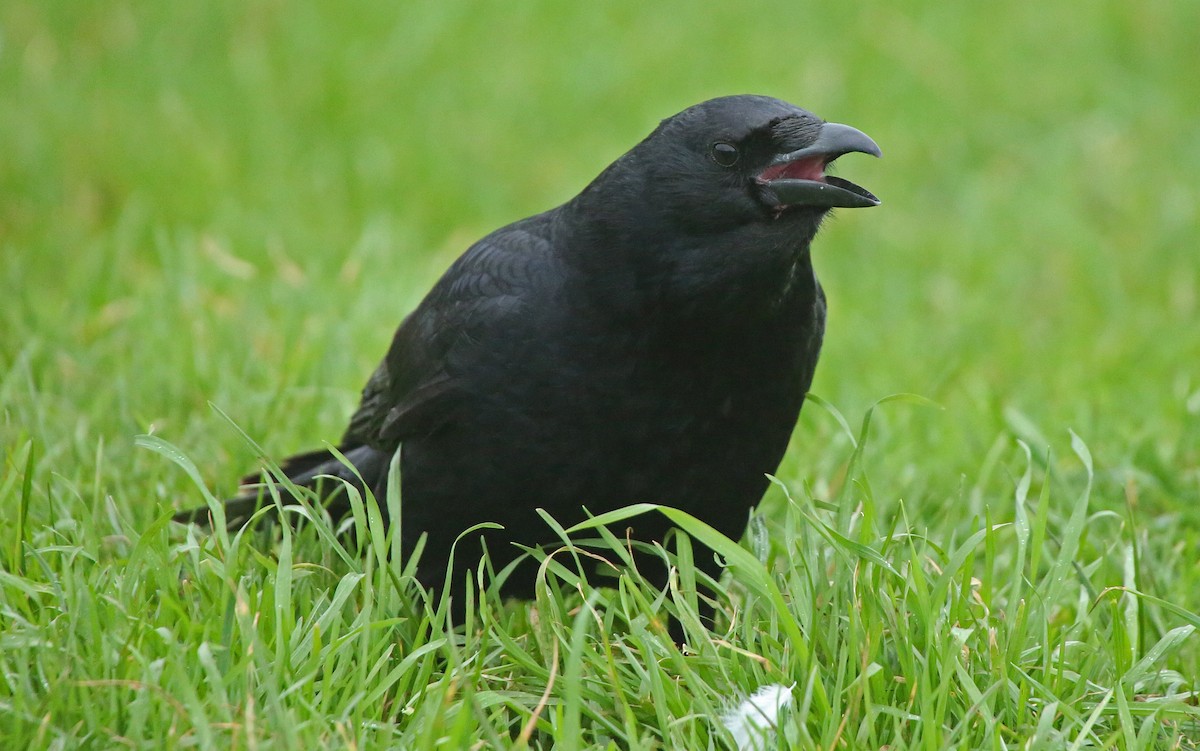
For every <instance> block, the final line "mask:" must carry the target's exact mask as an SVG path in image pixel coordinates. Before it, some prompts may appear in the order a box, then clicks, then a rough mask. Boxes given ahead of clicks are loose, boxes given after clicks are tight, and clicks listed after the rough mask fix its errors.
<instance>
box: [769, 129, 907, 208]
mask: <svg viewBox="0 0 1200 751" xmlns="http://www.w3.org/2000/svg"><path fill="white" fill-rule="evenodd" d="M852 151H861V152H862V153H864V154H870V155H872V156H883V152H881V151H880V150H879V146H877V145H876V144H875V142H874V141H872V140H871V138H870V137H869V136H868V135H867V134H866V133H863V132H862V131H861V130H858V129H857V128H851V127H850V126H849V125H841V124H840V123H825V124H824V125H822V126H821V132H820V134H819V135H818V136H817V140H815V141H813V142H812V143H811V144H809V145H808V146H805V147H804V148H802V149H797V150H796V151H792V152H788V153H786V154H780V155H779V156H777V157H775V158H774V159H773V160H771V164H770V165H768V166H767V168H766V169H764V170H763V171H762V172H760V173H759V175H758V178H757V181H758V184H759V185H761V186H762V189H763V193H764V198H765V199H766V200H767V201H768V202H769V203H772V204H773V205H774V206H775V207H776V208H786V207H788V206H811V207H815V208H825V209H831V208H848V209H854V208H864V207H866V206H878V205H879V203H880V201H879V199H878V198H876V197H875V196H874V195H873V194H872V193H871V192H870V191H869V190H867V189H866V188H863V187H860V186H858V185H855V184H854V183H852V182H850V181H849V180H843V179H842V178H840V177H834V176H833V175H826V174H825V168H826V167H828V166H829V164H830V163H831V162H832V161H833V160H834V159H837V158H838V157H840V156H842V155H843V154H849V153H850V152H852Z"/></svg>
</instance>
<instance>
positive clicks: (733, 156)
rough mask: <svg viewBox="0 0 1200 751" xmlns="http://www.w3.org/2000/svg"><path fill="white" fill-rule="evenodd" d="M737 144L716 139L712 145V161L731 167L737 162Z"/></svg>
mask: <svg viewBox="0 0 1200 751" xmlns="http://www.w3.org/2000/svg"><path fill="white" fill-rule="evenodd" d="M738 156H739V154H738V150H737V146H734V145H733V144H731V143H725V142H724V141H718V142H716V143H714V144H713V145H712V158H713V161H714V162H716V163H717V164H719V165H721V166H722V167H732V166H733V165H735V164H737V160H738Z"/></svg>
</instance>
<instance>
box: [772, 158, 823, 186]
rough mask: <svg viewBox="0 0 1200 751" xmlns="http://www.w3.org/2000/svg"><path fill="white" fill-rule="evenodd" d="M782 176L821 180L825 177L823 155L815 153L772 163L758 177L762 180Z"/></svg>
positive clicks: (795, 178)
mask: <svg viewBox="0 0 1200 751" xmlns="http://www.w3.org/2000/svg"><path fill="white" fill-rule="evenodd" d="M783 178H788V179H794V180H815V181H816V182H822V181H824V179H825V157H824V156H823V155H817V156H810V157H806V158H804V159H797V160H795V161H794V162H784V163H783V164H774V165H771V166H770V167H767V168H766V169H765V170H763V171H762V173H761V174H759V176H758V179H759V180H762V181H764V182H766V181H769V180H779V179H783Z"/></svg>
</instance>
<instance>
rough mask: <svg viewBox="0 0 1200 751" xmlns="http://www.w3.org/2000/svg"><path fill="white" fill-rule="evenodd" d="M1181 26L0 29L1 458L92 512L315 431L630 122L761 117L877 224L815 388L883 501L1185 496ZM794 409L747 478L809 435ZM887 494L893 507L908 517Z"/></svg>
mask: <svg viewBox="0 0 1200 751" xmlns="http://www.w3.org/2000/svg"><path fill="white" fill-rule="evenodd" d="M1197 28H1200V5H1197V4H1195V3H1176V2H1145V3H1138V4H1129V3H1122V2H1096V3H1087V4H1074V3H1072V4H1068V3H1051V4H1043V5H1038V6H1036V7H1035V6H1027V7H1026V6H1018V7H1006V6H999V5H981V4H966V3H964V4H944V3H932V2H921V3H914V4H910V5H908V6H906V7H905V8H903V9H901V8H896V7H892V6H887V5H884V4H875V3H868V4H843V3H823V4H807V5H806V4H787V3H762V2H755V3H749V4H737V5H735V4H722V3H713V4H705V5H699V4H691V5H686V6H677V5H671V4H653V5H651V4H641V3H633V2H629V3H605V4H570V5H563V4H558V3H552V2H548V1H547V2H533V3H522V4H518V5H511V4H508V5H500V4H473V3H442V4H436V5H435V4H417V3H400V4H389V3H369V2H356V3H349V4H333V3H325V4H322V3H317V4H305V5H295V4H287V3H281V2H269V1H266V2H215V3H206V4H201V5H174V4H159V3H149V2H111V3H103V4H88V3H42V2H22V1H20V0H12V1H10V2H7V3H5V4H4V6H3V8H0V193H2V195H3V196H4V198H3V201H0V252H2V259H3V262H2V264H0V269H2V271H0V273H2V274H3V276H2V277H0V281H2V284H3V288H4V290H5V298H6V299H5V302H4V304H3V306H0V367H2V368H3V374H4V380H3V383H2V386H0V388H2V391H0V396H2V397H3V401H2V404H3V407H4V413H3V415H4V418H3V419H4V424H3V426H2V428H0V429H2V430H3V433H2V437H3V443H4V444H5V446H6V447H8V449H9V451H10V452H12V451H15V450H17V448H18V447H20V446H23V445H24V443H25V442H26V441H27V440H33V441H34V443H35V444H36V445H37V446H38V447H40V448H39V450H40V451H42V452H44V453H45V454H46V457H45V458H46V461H45V462H44V463H43V466H44V467H46V468H53V470H54V473H55V477H56V478H57V479H56V480H55V481H67V482H71V483H77V482H82V481H85V480H89V481H90V480H92V479H94V478H95V477H96V476H97V475H96V472H97V469H96V464H97V460H96V455H97V446H98V445H100V443H101V442H103V446H104V448H103V452H104V454H105V455H106V456H107V460H106V461H104V462H101V466H100V468H99V470H98V472H99V475H98V476H99V477H100V478H101V480H102V482H103V483H104V484H105V486H106V487H108V488H109V489H110V492H112V493H113V494H114V495H115V496H116V497H117V498H118V499H119V502H120V504H121V506H122V508H124V509H125V510H126V511H128V512H129V513H132V514H134V515H137V516H140V515H141V514H143V513H147V514H148V513H151V511H150V509H151V507H152V505H153V501H154V499H155V498H156V497H158V498H163V496H162V495H161V494H156V492H154V491H152V490H151V488H154V487H159V490H161V489H162V487H161V486H160V485H159V484H161V483H166V485H167V486H168V487H182V486H179V485H177V484H176V483H175V481H174V480H172V479H171V478H172V477H173V476H172V475H171V473H170V471H169V470H167V469H166V468H164V467H162V466H161V465H160V464H159V463H158V460H157V458H155V457H148V456H143V455H140V454H138V453H135V452H133V451H132V449H131V440H130V439H131V436H132V435H134V434H136V433H139V432H144V431H146V430H148V429H151V428H153V429H154V430H156V431H158V432H160V433H162V434H164V435H166V436H168V437H169V438H171V439H172V440H175V441H178V442H180V444H181V445H183V446H184V447H186V449H187V450H188V451H189V452H194V453H193V457H194V458H195V459H196V460H197V462H198V463H199V464H200V466H201V467H202V468H203V470H204V472H205V473H206V475H207V476H208V477H209V478H210V479H211V480H212V481H213V482H218V483H220V484H221V485H222V487H228V482H229V481H230V479H231V478H232V477H234V476H236V475H237V473H238V472H240V471H241V470H242V469H243V468H244V467H245V463H246V461H247V458H248V457H247V455H246V454H245V453H239V452H244V451H245V449H244V448H243V447H241V446H240V445H239V442H238V441H237V440H231V438H232V436H231V434H230V432H229V431H228V430H227V429H226V428H225V427H223V423H222V422H221V421H220V420H219V418H217V417H216V416H215V415H214V414H213V413H212V412H211V411H210V410H209V409H208V407H207V406H206V402H207V401H208V400H211V401H213V402H215V403H216V404H218V405H219V406H221V407H222V408H224V409H226V410H227V411H229V413H230V414H231V415H232V416H233V417H234V419H236V420H238V421H239V422H240V423H241V424H242V425H243V426H244V427H246V428H247V430H248V431H249V432H250V434H251V435H253V436H256V437H258V438H259V439H261V440H262V441H264V442H265V444H266V446H267V448H268V449H269V450H270V451H272V452H273V453H277V454H283V453H285V452H289V451H292V450H296V449H300V448H303V447H306V446H311V445H313V444H314V443H316V442H319V441H322V440H332V439H335V438H336V436H337V435H338V434H339V432H340V429H341V427H342V424H343V423H342V421H343V419H344V418H345V415H346V414H347V413H348V410H349V409H351V408H352V406H353V404H354V403H355V399H356V396H357V390H358V388H359V387H360V386H361V383H362V382H363V380H364V377H365V375H366V374H367V373H369V371H370V369H371V368H372V367H373V366H374V364H375V362H376V361H377V359H378V357H380V356H381V354H382V352H383V351H384V349H385V347H386V344H387V342H388V341H389V337H390V334H391V332H392V330H393V328H394V326H395V325H396V324H397V323H398V321H399V320H400V318H401V316H402V315H403V314H404V313H405V312H406V311H407V310H409V309H410V308H411V307H412V306H413V305H414V304H415V302H416V301H417V299H419V295H420V294H421V293H422V292H423V291H424V290H425V289H426V288H427V287H428V286H429V285H430V284H431V283H432V281H433V280H434V279H435V278H436V277H437V275H438V274H439V273H440V271H441V270H442V269H443V268H444V267H445V266H446V265H447V264H448V263H449V262H450V261H451V260H452V259H453V258H454V257H455V256H456V255H457V254H458V253H459V252H461V251H462V249H464V248H465V247H466V246H467V245H468V244H469V243H470V242H471V241H473V240H474V239H476V238H478V237H479V236H481V235H482V234H484V233H486V232H487V231H489V230H490V229H492V228H494V227H496V226H499V225H501V224H504V223H507V222H509V221H512V220H514V219H517V218H519V217H522V216H525V215H528V214H530V213H533V212H536V211H540V210H543V209H545V208H547V207H549V206H552V205H554V204H556V203H558V202H561V201H563V200H565V199H567V198H568V197H570V196H571V195H573V194H574V193H575V192H577V191H578V190H579V189H580V188H581V187H582V186H583V185H584V184H586V182H587V181H588V180H589V179H590V178H591V177H592V176H593V175H594V174H596V173H597V172H598V171H599V170H600V169H601V168H602V167H603V166H604V165H606V164H607V163H608V162H610V161H611V160H612V159H614V158H615V157H616V156H618V155H619V154H620V153H622V152H623V151H624V150H625V149H627V148H628V147H629V146H631V145H632V144H633V143H635V142H636V141H637V140H638V139H640V138H641V137H642V136H643V135H644V134H645V133H647V132H648V131H649V130H650V129H651V128H652V127H653V126H654V125H655V123H656V122H657V121H658V120H659V119H660V118H662V117H665V116H667V115H669V114H671V113H673V112H675V111H677V110H679V109H681V108H683V107H685V106H687V105H689V104H692V103H694V102H696V101H699V100H702V99H705V98H707V97H711V96H716V95H721V94H727V93H737V92H760V93H766V94H772V95H775V96H779V97H781V98H785V99H788V100H791V101H794V102H796V103H799V104H801V105H802V106H805V107H808V108H810V109H812V110H814V111H816V112H817V113H819V114H821V115H822V116H824V117H826V118H828V119H831V120H838V121H842V122H848V123H851V124H853V125H856V126H858V127H860V128H862V129H863V130H865V131H867V132H868V133H870V134H871V135H872V136H874V137H875V138H876V140H877V141H878V142H879V143H880V144H881V145H882V146H883V148H884V151H885V159H884V160H882V161H878V162H876V161H872V160H866V159H847V160H845V164H844V165H842V170H843V172H844V174H847V175H850V176H853V177H854V179H856V180H858V181H860V182H862V183H863V184H865V185H867V186H869V187H870V188H871V189H872V190H874V191H875V192H876V193H877V194H879V195H880V196H881V197H882V198H883V199H884V206H883V207H882V208H880V209H879V210H875V211H870V212H849V213H846V214H844V215H842V216H840V217H838V218H837V221H835V222H833V223H831V224H830V225H829V226H828V227H827V229H826V230H825V231H824V233H823V236H822V237H821V238H820V240H819V246H818V248H817V251H816V262H817V265H818V271H819V273H820V274H821V276H822V279H823V281H824V283H825V286H826V288H827V291H828V293H829V296H830V300H831V318H830V323H829V332H828V337H827V346H826V349H825V353H824V359H823V361H822V363H821V367H820V368H819V370H818V375H817V380H816V383H815V385H814V391H815V392H816V393H818V394H820V395H822V396H823V397H825V398H826V399H828V400H830V401H831V402H833V403H834V404H835V405H838V406H839V408H841V409H842V410H843V411H844V412H845V413H846V414H848V415H849V416H851V418H852V419H855V418H856V417H857V416H858V415H860V414H861V412H862V410H863V409H864V408H865V406H866V405H867V404H869V403H870V402H872V401H874V400H875V399H877V398H879V397H881V396H883V395H885V394H889V393H893V392H900V391H908V392H915V393H919V394H922V395H925V396H928V397H930V398H932V399H934V400H936V401H937V402H939V403H940V404H941V405H943V406H944V407H945V408H946V409H945V410H944V411H941V412H930V411H920V410H918V411H916V412H912V411H910V410H907V408H904V409H900V410H898V411H892V412H890V413H888V414H885V415H883V422H882V424H881V428H882V430H883V433H882V435H884V436H885V438H884V440H885V448H884V449H883V450H881V451H880V452H877V453H878V456H876V457H875V458H874V459H873V461H876V462H880V463H882V465H881V466H882V467H883V468H884V471H886V472H888V475H887V476H888V478H889V481H890V482H894V483H895V484H896V488H895V490H894V491H893V492H890V493H889V495H890V496H896V497H900V496H909V497H914V499H915V500H916V501H917V507H918V508H922V507H923V506H927V507H929V508H930V509H933V510H939V511H940V510H944V509H947V505H946V499H947V497H948V496H949V495H950V494H953V493H955V492H957V488H958V486H959V484H960V478H961V477H962V476H963V475H973V474H974V473H975V472H976V470H977V468H978V467H979V465H980V463H981V461H982V458H983V456H984V455H985V454H986V452H987V450H988V448H989V447H990V446H992V444H993V442H994V441H995V440H996V439H997V436H1002V435H1012V434H1016V435H1018V436H1019V437H1022V438H1025V439H1027V440H1029V441H1030V443H1031V445H1032V446H1033V448H1034V451H1035V453H1042V452H1044V450H1045V448H1046V447H1047V444H1048V445H1050V446H1053V447H1054V448H1055V452H1056V454H1065V453H1066V445H1067V443H1066V435H1067V434H1066V430H1067V428H1072V429H1074V430H1076V431H1077V432H1078V433H1080V434H1081V435H1082V436H1084V438H1085V439H1086V440H1087V441H1089V444H1090V445H1091V446H1092V448H1093V453H1094V454H1095V455H1096V457H1097V461H1098V463H1099V466H1100V467H1101V469H1102V471H1104V472H1107V473H1109V474H1108V475H1107V476H1108V477H1110V478H1111V479H1112V482H1111V484H1110V487H1108V489H1107V491H1106V492H1109V493H1110V494H1116V496H1117V497H1118V498H1119V497H1120V495H1121V494H1122V493H1123V492H1124V491H1123V490H1121V488H1123V487H1124V486H1125V485H1126V483H1127V482H1128V480H1129V478H1130V477H1135V478H1137V479H1138V482H1139V483H1140V487H1141V489H1142V494H1143V496H1145V494H1146V493H1149V496H1150V497H1152V498H1153V499H1154V503H1155V504H1156V506H1155V508H1156V509H1157V510H1158V511H1160V512H1165V511H1173V512H1188V513H1190V512H1191V511H1192V509H1194V508H1195V506H1196V501H1197V500H1198V499H1200V494H1198V492H1197V486H1198V485H1200V478H1198V472H1197V465H1198V464H1200V450H1198V449H1197V444H1198V443H1200V440H1198V438H1200V430H1198V429H1197V419H1198V413H1200V377H1198V375H1197V361H1200V326H1198V325H1197V324H1198V323H1200V321H1198V318H1200V302H1198V295H1200V291H1198V275H1200V274H1198V270H1197V262H1196V242H1195V241H1196V237H1197V224H1198V220H1197V209H1196V206H1197V203H1198V202H1200V188H1198V183H1197V180H1196V175H1197V174H1200V139H1198V138H1197V137H1196V134H1197V125H1196V123H1197V122H1200V97H1197V96H1195V90H1194V89H1195V86H1194V80H1193V79H1194V72H1195V70H1197V69H1200V51H1198V50H1200V48H1198V47H1197V45H1196V44H1195V41H1196V37H1195V29H1197ZM828 423H829V421H828V420H827V419H824V418H822V416H821V415H820V414H813V410H811V409H810V410H808V411H807V414H806V416H805V417H804V418H803V419H802V423H801V428H802V429H801V430H800V431H798V434H797V438H796V442H795V446H794V451H793V452H792V454H791V455H790V456H791V459H790V460H789V463H788V464H787V465H785V468H784V470H781V474H784V475H785V477H788V478H789V479H795V478H797V477H800V476H803V475H804V474H806V473H808V472H810V471H811V468H812V467H819V466H820V464H821V462H822V457H821V453H822V452H821V449H822V447H823V446H824V445H826V443H827V441H828V440H830V437H831V436H833V435H836V434H837V431H836V429H835V427H834V426H833V425H832V424H828ZM922 498H924V499H925V501H924V503H922V500H921V499H922Z"/></svg>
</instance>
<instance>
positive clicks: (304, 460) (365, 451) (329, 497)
mask: <svg viewBox="0 0 1200 751" xmlns="http://www.w3.org/2000/svg"><path fill="white" fill-rule="evenodd" d="M338 450H339V451H341V452H342V455H343V456H345V457H346V459H347V461H349V462H350V463H351V464H352V465H354V469H353V470H352V469H351V468H350V467H347V466H346V465H345V464H343V463H342V462H341V460H339V459H338V458H336V457H335V456H334V455H333V454H332V453H331V452H330V451H327V450H325V449H321V450H318V451H310V452H308V453H306V454H297V455H296V456H292V457H289V458H288V459H285V460H284V461H283V463H282V464H280V465H279V468H280V470H282V471H283V473H284V474H285V475H286V476H287V478H288V479H289V480H291V481H292V482H293V483H294V484H296V485H298V486H300V487H305V488H312V489H314V490H317V492H318V493H323V496H324V503H325V507H326V508H327V509H328V510H329V514H330V516H332V517H333V518H334V519H335V520H337V519H340V518H342V517H343V516H345V515H346V514H348V513H349V512H350V501H349V499H348V498H347V497H346V489H345V485H344V484H343V483H342V482H341V480H345V481H346V482H347V483H349V484H350V485H352V486H354V487H355V488H357V489H358V490H359V492H360V493H361V492H363V490H364V489H367V488H369V489H370V490H371V492H372V493H376V494H377V497H378V498H380V499H381V504H382V498H383V496H382V493H383V489H384V487H385V485H386V482H387V473H388V462H389V460H390V458H391V456H390V455H389V454H387V453H385V452H383V451H380V450H378V449H374V448H371V447H370V446H354V447H345V446H343V447H341V448H339V449H338ZM330 477H333V478H339V479H333V480H331V479H330ZM359 478H361V479H359ZM242 485H243V486H248V487H245V488H244V490H243V492H242V493H240V494H239V495H236V496H234V497H233V498H229V499H228V500H226V501H225V502H224V505H225V523H226V526H227V527H229V528H230V529H237V528H239V527H241V526H242V525H243V524H245V523H246V521H247V520H248V519H249V518H250V517H251V516H252V515H253V514H254V512H255V511H257V510H258V509H259V508H260V507H261V506H263V505H269V504H270V503H271V495H270V492H269V491H268V490H267V489H266V486H265V485H263V484H262V483H261V478H259V477H258V476H256V475H249V476H247V477H244V478H242ZM280 490H281V491H282V490H283V489H282V488H280ZM267 516H270V515H267ZM174 519H175V521H177V522H180V523H182V524H205V525H207V524H210V523H211V522H212V519H211V515H210V514H209V510H208V507H207V506H203V507H201V508H197V509H190V510H187V511H180V512H179V513H178V514H176V515H175V516H174Z"/></svg>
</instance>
